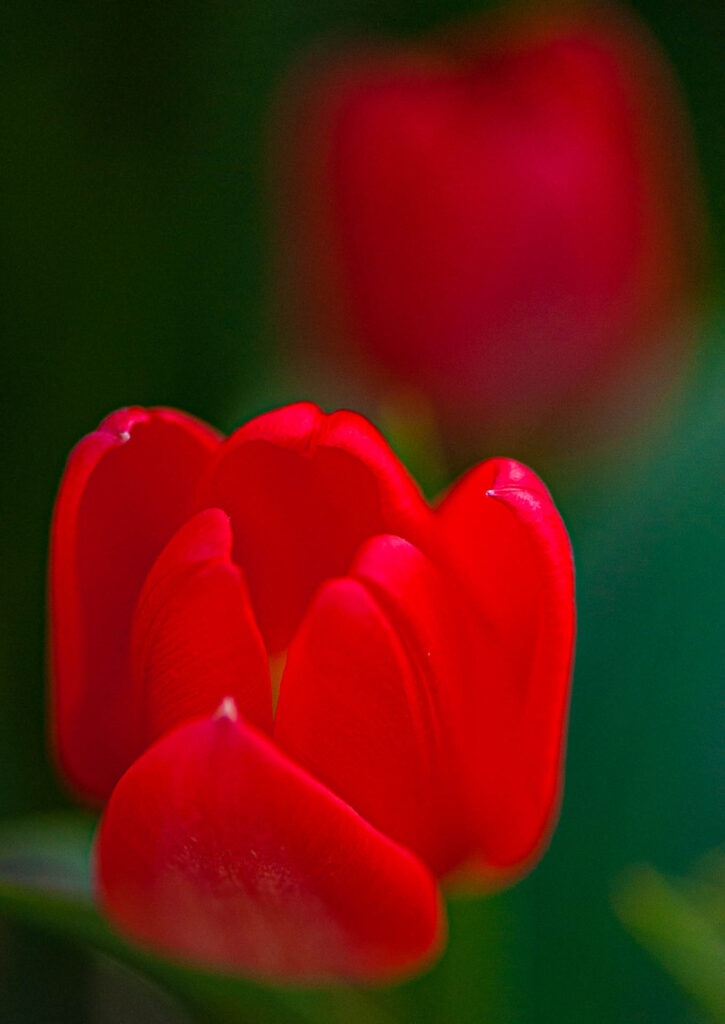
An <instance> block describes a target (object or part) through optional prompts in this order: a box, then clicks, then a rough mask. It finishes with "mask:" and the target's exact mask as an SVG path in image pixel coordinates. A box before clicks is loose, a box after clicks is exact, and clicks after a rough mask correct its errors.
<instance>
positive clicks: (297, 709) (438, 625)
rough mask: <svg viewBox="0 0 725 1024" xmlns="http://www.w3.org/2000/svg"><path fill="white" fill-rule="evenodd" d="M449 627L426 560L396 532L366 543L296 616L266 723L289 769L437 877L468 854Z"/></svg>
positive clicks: (456, 674)
mask: <svg viewBox="0 0 725 1024" xmlns="http://www.w3.org/2000/svg"><path fill="white" fill-rule="evenodd" d="M450 626H451V622H450V608H449V607H447V605H446V593H445V591H444V589H443V581H442V580H441V578H440V576H439V574H438V572H437V570H436V569H435V567H434V566H433V565H432V563H431V562H430V561H429V560H428V559H427V558H426V557H425V556H424V555H423V554H421V552H420V551H419V550H418V549H417V548H415V547H413V546H412V545H411V544H409V543H408V542H407V541H404V540H401V539H400V538H399V537H391V536H384V537H377V538H375V539H373V540H371V541H370V542H369V543H368V544H366V545H365V546H364V548H363V549H362V550H361V552H360V554H359V556H358V557H357V558H356V559H355V562H354V563H353V566H352V568H351V572H350V576H349V577H348V578H346V579H339V580H334V581H329V582H328V583H326V584H325V585H324V586H323V587H322V589H321V590H320V591H319V592H318V594H317V596H316V598H315V600H314V602H313V604H312V606H311V608H310V610H309V612H308V614H307V615H306V617H305V618H304V619H303V622H302V624H301V626H300V628H299V630H298V631H297V633H296V635H295V637H294V639H293V641H292V644H291V646H290V650H289V654H288V657H287V664H286V668H285V672H284V676H283V679H282V686H281V689H280V697H279V704H278V707H277V715H276V719H275V739H276V740H277V742H278V743H279V744H280V745H281V746H282V747H283V748H284V749H285V750H286V751H287V752H288V753H289V754H290V755H291V756H292V757H293V758H294V759H295V760H296V761H297V762H298V763H300V764H302V765H303V766H304V767H305V768H307V769H308V770H309V771H310V772H312V773H313V774H314V775H315V777H316V778H319V779H320V780H321V781H323V782H324V783H325V784H326V785H328V786H330V788H331V789H333V790H334V791H335V792H336V793H338V794H339V795H340V796H341V797H342V798H343V799H344V800H346V801H347V802H348V803H349V804H351V806H353V807H354V808H355V809H356V810H357V811H359V812H360V814H362V815H363V816H364V817H365V818H367V820H368V821H370V822H371V823H372V824H373V825H375V826H376V827H377V828H379V829H380V830H381V831H383V832H385V833H386V835H390V836H392V837H393V838H394V839H396V840H397V841H398V842H400V843H404V844H405V845H406V846H409V847H410V848H411V849H413V850H415V851H416V852H417V853H418V854H419V855H420V856H421V857H422V858H423V859H424V860H425V862H426V863H427V864H429V865H430V866H431V868H432V869H433V870H434V871H435V872H436V873H439V874H443V873H445V872H446V871H448V870H450V869H451V868H452V867H454V866H456V865H457V864H458V863H459V862H460V860H461V859H462V858H464V857H465V856H466V855H467V854H469V853H470V852H471V849H472V847H471V845H470V843H471V837H470V835H467V834H466V819H465V816H464V815H465V809H464V807H465V805H464V802H463V799H462V797H463V793H462V779H463V774H462V771H461V770H460V765H459V763H458V758H457V750H456V740H458V739H459V738H460V737H459V734H458V732H457V731H456V729H455V728H454V719H455V716H456V715H458V714H459V712H460V700H459V696H460V688H461V685H462V682H463V680H462V678H461V661H460V658H459V657H457V656H456V655H457V654H458V653H460V652H458V651H457V650H454V645H453V644H452V643H451V641H452V639H453V638H452V636H451V634H450V632H449V629H450Z"/></svg>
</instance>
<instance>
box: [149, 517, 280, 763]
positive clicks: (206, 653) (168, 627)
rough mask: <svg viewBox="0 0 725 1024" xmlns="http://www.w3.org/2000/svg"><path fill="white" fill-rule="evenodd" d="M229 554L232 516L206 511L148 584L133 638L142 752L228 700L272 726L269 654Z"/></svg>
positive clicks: (169, 548)
mask: <svg viewBox="0 0 725 1024" xmlns="http://www.w3.org/2000/svg"><path fill="white" fill-rule="evenodd" d="M231 548H232V532H231V527H230V525H229V518H228V516H227V515H226V514H225V513H224V512H222V511H221V510H220V509H206V510H205V511H204V512H199V513H198V514H197V515H195V516H194V517H193V518H192V519H190V520H189V522H188V523H185V524H184V526H182V527H181V529H180V530H179V531H178V532H177V533H176V534H175V535H174V537H173V538H172V540H171V541H170V542H169V543H168V544H167V545H166V547H165V548H164V550H163V551H162V552H161V554H160V555H159V557H158V558H157V560H156V562H155V563H154V566H153V568H152V569H151V572H150V573H149V575H148V577H147V579H146V583H145V584H144V587H143V590H142V591H141V597H140V598H139V602H138V605H137V608H136V612H135V615H134V620H133V627H132V633H131V657H132V674H133V677H134V683H135V689H136V698H137V699H138V714H139V718H140V720H141V721H142V722H143V725H144V728H143V733H142V742H143V747H146V746H148V745H149V744H150V743H151V742H152V741H153V740H155V739H158V737H159V736H160V735H161V734H162V733H164V732H166V731H167V730H168V729H170V728H171V727H172V726H174V725H178V724H180V723H181V722H183V721H184V720H185V719H189V718H196V717H197V716H198V715H202V714H211V713H212V712H213V711H214V710H215V709H216V708H217V707H218V706H219V703H220V702H221V701H222V700H223V699H224V698H225V697H226V696H231V697H233V698H234V699H235V701H236V704H237V707H238V708H239V710H240V711H241V713H242V714H243V715H244V716H245V717H246V718H247V719H248V720H249V721H251V722H253V723H254V724H255V725H257V726H259V727H260V728H262V729H265V730H266V731H268V732H269V731H270V730H271V728H272V689H271V685H270V679H269V662H268V660H267V652H266V651H265V649H264V644H263V643H262V638H261V636H260V635H259V630H258V629H257V624H256V622H255V621H254V615H253V613H252V609H251V606H250V604H249V598H248V596H247V591H246V587H245V584H244V579H243V577H242V574H241V570H240V569H239V567H238V566H236V565H234V563H233V562H232V561H231V557H230V555H231ZM139 753H140V751H139Z"/></svg>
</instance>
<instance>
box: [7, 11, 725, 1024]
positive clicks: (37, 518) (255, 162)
mask: <svg viewBox="0 0 725 1024" xmlns="http://www.w3.org/2000/svg"><path fill="white" fill-rule="evenodd" d="M631 7H632V9H633V10H635V11H636V12H637V13H638V14H639V15H640V16H641V17H642V18H643V19H644V21H645V22H646V24H647V25H648V26H649V28H650V30H651V31H652V32H653V33H654V35H655V36H656V38H657V39H658V40H659V42H660V44H661V45H662V47H663V48H664V50H665V51H666V52H667V53H668V54H669V56H670V58H671V60H672V62H673V64H674V66H675V68H676V70H677V73H678V75H679V78H680V81H681V84H682V87H683V92H684V96H685V100H686V102H687V104H688V108H689V111H690V114H691V117H692V122H693V126H694V131H695V136H696V144H697V148H698V154H699V158H700V163H701V167H702V173H703V177H704V183H705V191H706V201H707V208H708V217H709V223H710V240H711V254H710V257H709V258H710V263H711V271H710V277H709V280H708V283H707V287H706V294H705V297H704V299H703V305H702V311H701V321H702V326H701V328H700V330H699V349H698V353H699V354H698V357H697V361H696V366H695V367H694V369H693V370H692V372H691V374H690V376H689V377H688V378H687V380H686V381H685V382H683V385H682V393H681V394H680V396H679V399H678V401H677V402H676V403H675V405H674V406H673V408H672V410H671V415H669V416H668V417H665V419H664V421H662V422H658V423H657V424H652V425H650V426H649V428H648V429H646V430H644V431H643V432H642V433H641V434H638V435H636V436H630V437H627V438H623V439H620V440H619V441H618V442H617V446H616V448H615V449H614V450H612V451H609V452H607V453H606V457H603V455H602V453H601V452H598V453H597V455H596V457H594V456H592V457H591V458H590V459H588V460H587V459H586V458H584V459H583V460H582V459H581V458H580V459H578V460H577V461H576V463H573V462H572V460H569V459H567V458H566V457H565V456H566V452H562V453H560V454H561V455H562V456H563V457H561V458H558V459H557V458H551V459H550V461H549V462H548V463H547V464H546V465H538V464H537V465H536V466H535V468H537V469H539V470H541V471H542V472H543V473H544V475H545V476H546V478H547V482H549V484H550V485H551V488H552V490H553V492H554V494H555V497H557V499H558V501H559V504H560V507H561V508H562V511H563V513H564V516H565V518H566V520H567V522H568V525H569V527H570V530H571V534H572V537H573V541H574V546H575V551H576V556H577V565H578V584H579V601H580V637H579V648H578V660H577V668H576V678H575V689H574V700H573V706H572V716H571V733H570V744H569V757H568V775H567V788H566V795H565V801H564V807H563V812H562V818H561V823H560V826H559V829H558V831H557V833H556V835H555V837H554V840H553V842H552V845H551V849H550V851H549V852H548V854H547V855H546V857H545V859H544V860H543V862H542V864H541V866H540V867H539V868H538V869H537V870H536V871H535V872H534V874H533V875H532V876H531V877H530V878H529V879H527V880H526V881H525V882H523V883H522V884H521V885H519V886H518V887H517V888H515V889H513V890H511V891H510V892H508V893H505V894H502V895H499V896H496V897H495V898H493V899H491V900H488V901H474V902H471V903H465V902H456V903H455V904H453V905H452V907H451V942H450V945H449V948H448V951H447V953H446V955H445V957H444V958H443V961H442V963H441V964H440V966H439V967H437V968H436V969H435V970H434V971H432V972H431V973H430V974H429V975H427V976H426V977H424V978H422V979H420V980H418V981H415V982H412V983H410V984H408V985H404V986H399V987H397V988H395V989H391V990H382V991H381V990H372V991H370V992H350V991H344V990H343V991H341V992H337V993H333V994H306V995H297V994H294V993H291V994H290V993H282V994H279V993H271V992H268V991H266V990H264V989H259V988H257V987H255V986H253V985H249V984H244V983H216V982H214V981H213V980H210V979H208V978H205V977H201V976H196V975H191V974H184V973H183V972H179V971H173V970H170V969H167V968H166V967H164V966H162V965H159V964H156V963H152V962H150V961H144V960H140V959H139V958H136V957H134V955H133V954H132V953H128V952H127V951H125V950H123V949H122V948H121V947H119V946H117V945H116V944H114V942H113V940H112V939H109V937H108V936H107V935H106V934H105V933H104V932H103V931H102V930H99V929H98V928H97V927H96V925H95V922H93V921H91V920H88V921H86V920H85V919H83V920H81V918H79V917H78V915H76V916H75V917H74V916H73V915H66V916H64V913H63V912H62V911H61V910H58V908H57V907H55V908H53V907H49V906H46V905H44V904H43V901H42V900H40V901H33V900H26V901H24V900H23V899H20V898H18V899H15V898H11V896H10V895H8V893H6V894H5V896H4V897H2V898H0V912H1V911H3V910H4V911H5V914H6V918H7V920H6V921H5V922H4V923H3V922H2V920H0V1021H1V1022H2V1024H9V1022H13V1024H14V1022H34V1024H44V1022H48V1024H53V1022H56V1021H57V1022H59V1024H62V1022H84V1024H85V1022H92V1024H110V1022H114V1024H116V1022H123V1021H134V1022H140V1024H143V1022H145V1021H149V1022H156V1021H158V1022H171V1021H185V1020H188V1019H199V1020H228V1021H258V1020H260V1021H268V1020H287V1019H289V1020H294V1021H299V1020H320V1021H338V1022H347V1021H357V1020H359V1021H372V1022H374V1024H375V1022H378V1021H380V1022H381V1024H388V1022H392V1021H411V1022H424V1021H431V1022H433V1021H437V1022H438V1021H456V1022H464V1024H465V1022H469V1021H470V1022H473V1021H492V1022H499V1021H500V1022H512V1024H533V1022H548V1021H552V1022H557V1024H579V1022H582V1021H589V1022H603V1024H604V1022H618V1024H619V1022H625V1021H626V1022H635V1021H642V1022H650V1021H651V1022H655V1021H656V1022H667V1024H685V1022H694V1021H698V1020H704V1019H707V1018H705V1017H704V1016H702V1015H701V1014H702V1010H701V1009H699V1008H698V1005H697V1002H696V1000H693V999H691V998H690V996H689V995H688V994H687V993H686V992H685V991H683V990H682V989H681V988H680V987H679V986H678V985H677V984H676V983H675V981H674V980H673V979H672V978H671V977H670V976H668V974H667V972H665V971H664V970H662V969H661V968H660V967H659V966H657V965H656V963H655V962H654V960H653V959H651V958H650V957H649V956H648V954H647V953H645V952H644V951H643V950H642V948H641V947H640V946H639V945H638V944H637V943H636V942H635V941H634V939H633V938H632V937H631V936H630V935H629V934H628V932H627V931H626V930H625V928H624V927H623V925H622V924H621V923H620V921H619V920H618V919H617V917H616V916H615V913H614V910H613V905H612V892H613V889H614V890H616V888H617V885H618V884H621V882H618V880H619V879H621V878H622V877H623V875H622V873H623V872H624V871H625V869H627V868H629V867H630V866H631V865H633V864H637V863H641V862H649V863H651V864H653V865H655V866H656V867H657V868H658V869H661V870H662V871H664V872H667V873H670V874H672V875H676V876H677V875H685V874H688V873H689V872H690V871H691V870H692V869H693V865H694V864H695V862H696V861H698V860H699V858H700V857H701V856H703V855H704V854H705V853H706V852H707V851H708V850H711V849H712V848H714V847H716V846H717V845H718V844H719V843H721V842H722V841H723V838H724V836H723V827H722V826H723V819H724V815H723V805H722V753H723V749H722V735H723V724H724V723H723V716H722V668H723V659H722V646H723V645H722V637H723V636H724V635H725V621H724V620H723V610H722V609H723V593H722V576H723V566H724V565H725V550H724V548H725V544H724V542H723V537H724V534H723V528H722V523H723V511H725V509H724V507H723V506H724V504H725V503H724V502H723V488H722V467H723V464H724V460H723V448H724V447H725V445H723V410H722V394H723V385H724V384H725V363H724V359H723V338H724V337H725V297H724V296H723V289H722V283H723V279H722V251H723V243H725V205H724V202H723V199H724V196H725V189H724V188H723V185H724V184H725V159H724V154H723V129H722V123H721V122H722V109H723V104H724V103H725V90H724V89H723V73H722V69H721V61H722V55H721V52H720V48H719V38H721V37H719V36H718V31H717V28H718V25H719V26H720V28H722V12H721V11H720V10H719V4H718V3H716V2H715V0H712V2H710V3H708V2H707V0H704V2H702V3H700V4H697V5H683V4H681V3H680V2H677V0H656V2H655V0H638V2H636V3H633V4H631ZM481 9H483V8H482V4H481V2H480V0H479V3H476V4H474V3H472V2H471V0H425V2H423V0H346V2H345V3H334V2H331V0H306V2H304V3H300V2H299V0H264V2H257V0H244V2H242V0H239V2H237V3H230V2H227V0H220V2H217V3H205V2H201V0H199V2H191V0H181V2H179V3H177V4H160V3H155V2H153V0H145V2H139V0H125V2H123V3H122V2H118V0H108V2H103V3H93V2H89V0H68V2H61V0H22V2H21V0H8V2H7V3H6V4H4V5H3V10H2V15H1V21H0V23H1V25H2V31H1V34H0V38H1V39H2V43H1V44H0V46H1V47H2V55H3V64H4V65H5V67H6V76H5V84H4V86H3V90H2V101H1V102H0V109H1V111H2V115H1V116H2V118H3V122H4V123H3V127H2V138H3V160H2V161H1V162H0V178H1V179H2V190H1V194H2V200H1V202H2V224H3V231H2V241H1V242H0V258H1V259H2V277H3V285H4V296H3V300H2V303H1V304H0V309H1V311H2V312H1V313H0V316H2V320H3V337H2V352H3V373H2V384H3V394H2V417H3V419H2V447H1V448H0V452H1V454H0V458H1V459H2V473H1V475H0V480H1V481H2V550H1V555H0V558H1V561H0V565H1V566H2V570H1V571H0V591H1V593H2V608H1V610H0V632H1V633H2V640H1V643H0V768H1V770H0V827H1V828H2V829H3V830H4V831H1V832H0V866H2V865H4V866H5V868H6V869H7V870H8V871H10V872H11V873H12V872H13V871H14V872H15V875H16V876H17V873H18V870H19V869H18V863H19V860H18V857H17V856H16V854H15V852H14V851H15V849H16V847H15V846H13V843H16V842H20V840H18V833H17V828H16V826H15V825H13V826H12V829H14V830H15V831H12V829H11V823H14V822H16V821H18V820H19V819H22V818H23V817H24V816H27V815H31V814H32V815H35V814H38V813H41V812H48V811H55V810H62V809H63V808H64V807H65V806H66V805H65V801H64V798H63V796H62V794H61V792H60V790H59V788H58V786H57V784H56V783H55V782H54V779H53V775H52V771H51V768H50V765H49V762H48V759H47V755H46V751H45V744H44V731H45V723H44V627H45V623H44V577H45V558H46V539H47V530H48V523H49V516H50V510H51V505H52V501H53V497H54V492H55V488H56V485H57V482H58V479H59V477H60V474H61V472H62V468H63V463H64V460H65V458H66V456H67V453H68V451H69V450H70V448H71V446H72V445H73V444H74V443H75V441H76V440H78V438H79V437H80V436H81V435H82V434H84V433H86V432H87V431H89V430H90V429H92V428H93V427H94V426H95V425H96V424H97V422H98V421H99V420H100V419H101V418H102V417H103V416H104V415H105V414H106V413H107V412H109V411H110V410H112V409H114V408H116V407H118V406H121V405H126V404H130V403H139V404H146V403H150V404H159V403H163V404H169V405H176V406H180V407H181V408H185V409H188V410H189V411H191V412H193V413H195V414H197V415H199V416H202V417H204V418H206V419H208V420H210V421H211V422H212V423H215V424H216V425H218V426H220V427H221V428H223V429H231V428H232V427H234V426H235V425H236V424H237V423H239V422H240V421H241V420H242V419H243V418H245V417H247V416H248V415H251V414H253V413H256V412H259V411H261V410H263V409H264V408H267V407H269V406H270V405H272V404H275V403H276V402H278V401H281V400H287V399H291V398H296V397H305V396H304V395H302V394H300V385H299V382H298V381H297V380H296V379H294V377H293V376H292V375H290V373H289V372H288V373H285V366H286V361H285V351H284V350H283V349H282V348H281V347H280V338H279V335H278V333H277V332H273V331H272V327H271V318H270V316H269V310H268V308H267V305H268V304H267V297H268V295H269V271H270V267H271V265H272V259H271V244H272V232H271V223H272V220H273V218H272V216H271V210H270V197H269V193H268V189H267V167H266V163H267V159H268V142H269V139H268V132H269V127H268V118H269V111H270V109H271V106H272V104H273V98H274V96H275V95H276V93H277V90H278V88H279V85H280V82H281V81H282V78H283V76H284V74H285V72H286V70H287V69H288V68H289V66H290V65H291V64H292V62H293V61H294V59H295V58H296V56H297V55H298V54H299V53H300V52H302V50H303V49H304V48H305V47H306V46H308V45H310V44H312V43H315V42H317V41H318V40H320V39H329V38H331V37H336V36H353V37H356V36H360V35H361V34H365V33H369V32H376V33H386V34H389V35H393V36H399V37H401V38H408V37H410V36H414V35H416V34H419V33H421V32H424V31H426V30H428V29H429V28H431V27H434V26H436V25H438V24H440V23H442V22H444V21H447V20H450V19H451V18H454V17H457V16H459V15H462V14H467V13H471V12H473V11H477V10H481ZM337 383H338V384H339V393H340V394H341V395H346V394H347V393H348V390H347V387H346V382H345V381H339V382H337ZM335 386H336V384H335V382H334V381H333V382H332V383H331V384H330V383H329V382H328V392H327V395H326V396H325V397H326V398H327V399H328V400H329V395H330V393H332V394H333V396H334V393H335ZM309 397H312V398H315V397H319V396H316V395H311V396H309ZM414 440H415V439H414ZM409 441H410V438H406V437H405V436H403V432H401V436H400V438H399V444H400V446H401V448H406V447H407V448H408V449H412V453H411V457H412V459H413V460H414V461H415V459H416V458H420V456H421V452H420V450H419V451H418V453H417V455H416V445H415V443H414V444H412V446H411V445H410V444H409V443H408V442H409ZM487 444H488V442H487V439H486V438H485V437H482V438H481V442H480V455H481V457H484V456H488V455H493V454H509V455H513V456H515V457H518V458H522V459H527V458H530V457H531V453H529V452H527V451H518V450H516V451H507V452H494V451H491V450H489V448H488V447H487ZM418 448H419V449H420V448H421V446H420V445H418ZM422 468H423V472H424V473H425V466H423V467H422ZM44 827H45V826H44ZM67 830H68V836H66V835H65V832H64V831H63V830H61V832H59V831H58V827H57V826H55V825H53V824H52V823H51V825H49V826H47V828H46V831H45V832H44V831H43V830H42V829H41V827H40V825H38V826H29V827H28V828H26V830H25V833H23V834H22V835H21V840H22V842H20V845H21V846H23V849H26V848H27V847H28V846H29V847H31V848H32V847H33V844H35V846H36V847H37V848H38V849H41V848H42V847H43V843H44V842H45V843H46V844H47V845H48V848H49V849H50V850H51V853H52V857H54V858H55V860H56V861H57V859H58V856H59V854H58V851H59V850H60V851H61V854H62V853H63V851H64V850H65V847H64V846H63V843H64V842H65V841H66V839H67V845H68V851H69V852H68V862H69V864H71V862H72V864H75V860H74V858H76V860H77V856H76V851H77V850H78V849H80V850H83V848H84V844H85V843H86V839H87V836H88V834H89V833H88V826H87V824H86V823H85V822H84V821H83V820H82V819H79V820H78V821H75V822H72V823H71V824H70V825H68V826H67ZM46 832H47V835H46ZM64 837H65V838H64ZM23 844H24V845H23ZM36 858H37V859H38V863H40V864H41V865H44V864H45V863H46V862H45V861H44V860H43V855H42V852H41V853H36ZM51 859H52V858H51ZM61 859H62V857H61ZM23 863H24V862H23ZM72 864H71V867H70V868H69V869H68V870H69V871H71V873H72ZM25 869H26V868H23V870H25ZM65 883H67V877H65V876H64V884H65ZM1 889H2V886H1V885H0V890H1ZM1 895H2V893H1V892H0V896H1ZM615 903H616V900H615ZM625 916H626V915H625ZM714 962H715V963H717V960H715V961H714ZM716 987H717V986H716ZM720 1006H721V1008H722V1000H721V1002H720ZM194 1015H195V1016H194Z"/></svg>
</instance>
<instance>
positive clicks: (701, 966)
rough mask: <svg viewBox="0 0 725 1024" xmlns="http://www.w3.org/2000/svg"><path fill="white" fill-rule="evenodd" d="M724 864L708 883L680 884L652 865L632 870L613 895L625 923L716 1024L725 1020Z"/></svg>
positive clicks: (721, 862) (618, 914)
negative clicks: (670, 879) (715, 877)
mask: <svg viewBox="0 0 725 1024" xmlns="http://www.w3.org/2000/svg"><path fill="white" fill-rule="evenodd" d="M723 864H725V858H721V860H720V871H719V876H720V877H719V881H717V880H715V879H714V878H713V879H711V880H710V881H708V882H705V881H699V880H698V881H690V880H686V881H685V882H684V883H676V882H671V881H669V880H667V879H665V878H664V877H663V876H662V875H660V874H659V873H658V872H657V871H655V870H654V868H651V867H646V866H643V867H637V868H632V869H631V870H630V871H629V872H628V873H627V874H626V875H625V876H624V877H623V878H622V879H621V881H620V882H619V884H618V886H617V887H616V889H615V891H614V896H613V903H614V909H615V912H616V914H617V916H618V917H619V919H620V921H621V922H622V923H623V924H624V926H625V927H626V928H627V929H628V930H629V931H630V932H631V933H632V935H634V937H635V938H636V939H637V940H638V941H639V942H640V943H641V944H642V945H643V946H644V947H645V949H647V950H648V952H649V953H650V954H651V955H652V956H653V957H654V958H655V959H656V960H657V961H658V962H659V963H660V964H661V965H662V966H663V967H664V968H665V970H667V971H668V972H669V973H670V974H671V975H672V977H673V978H674V979H675V981H677V982H678V983H679V985H680V986H681V987H682V988H683V989H684V990H685V991H686V992H687V993H688V994H689V995H690V996H691V997H692V999H693V1000H695V1002H697V1003H698V1004H699V1005H700V1007H701V1008H702V1009H703V1010H704V1011H705V1013H707V1014H708V1016H709V1017H710V1019H712V1020H713V1021H715V1022H717V1024H725V928H723V921H722V908H723V904H724V901H725V885H723V882H724V881H725V876H724V875H723V870H722V868H723ZM688 882H689V885H688Z"/></svg>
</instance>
